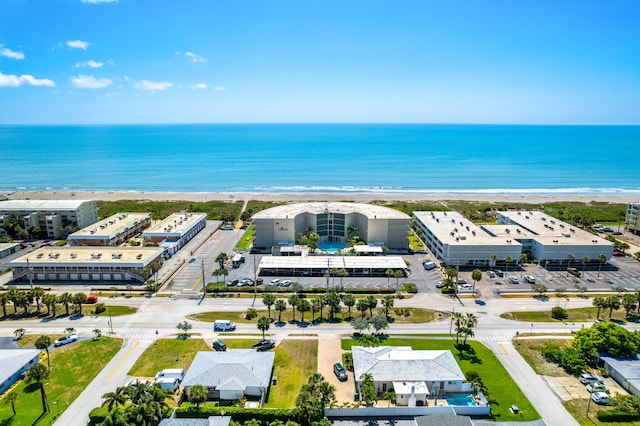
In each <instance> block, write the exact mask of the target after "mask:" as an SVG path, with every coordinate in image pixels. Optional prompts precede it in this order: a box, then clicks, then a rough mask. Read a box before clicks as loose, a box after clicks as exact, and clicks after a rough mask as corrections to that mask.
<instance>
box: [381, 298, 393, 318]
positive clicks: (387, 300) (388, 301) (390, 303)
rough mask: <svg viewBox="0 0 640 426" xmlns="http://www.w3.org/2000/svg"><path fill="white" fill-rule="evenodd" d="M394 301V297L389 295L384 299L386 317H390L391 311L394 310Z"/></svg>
mask: <svg viewBox="0 0 640 426" xmlns="http://www.w3.org/2000/svg"><path fill="white" fill-rule="evenodd" d="M393 303H394V299H393V296H391V295H387V296H385V297H384V298H383V299H382V306H384V316H385V317H387V318H388V317H389V309H391V308H393Z"/></svg>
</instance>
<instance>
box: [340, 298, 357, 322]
mask: <svg viewBox="0 0 640 426" xmlns="http://www.w3.org/2000/svg"><path fill="white" fill-rule="evenodd" d="M342 303H344V306H346V307H347V309H348V310H349V318H351V308H352V307H354V306H355V305H356V298H355V297H353V294H345V295H344V297H343V298H342Z"/></svg>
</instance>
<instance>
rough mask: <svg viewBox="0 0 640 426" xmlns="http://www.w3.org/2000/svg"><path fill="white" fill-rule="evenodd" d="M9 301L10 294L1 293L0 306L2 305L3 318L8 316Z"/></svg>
mask: <svg viewBox="0 0 640 426" xmlns="http://www.w3.org/2000/svg"><path fill="white" fill-rule="evenodd" d="M8 301H9V294H8V293H6V292H4V293H0V304H2V316H3V317H6V316H7V302H8Z"/></svg>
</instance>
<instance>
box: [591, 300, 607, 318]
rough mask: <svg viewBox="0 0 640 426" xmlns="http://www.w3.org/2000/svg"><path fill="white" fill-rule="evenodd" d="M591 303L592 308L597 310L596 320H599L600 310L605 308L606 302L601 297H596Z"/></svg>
mask: <svg viewBox="0 0 640 426" xmlns="http://www.w3.org/2000/svg"><path fill="white" fill-rule="evenodd" d="M591 303H592V304H593V306H595V307H596V308H598V311H597V312H596V318H597V319H599V318H600V310H601V309H602V308H605V307H606V306H607V301H606V300H605V298H604V297H602V296H596V297H594V298H593V301H592V302H591Z"/></svg>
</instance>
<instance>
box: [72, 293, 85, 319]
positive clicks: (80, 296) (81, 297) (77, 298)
mask: <svg viewBox="0 0 640 426" xmlns="http://www.w3.org/2000/svg"><path fill="white" fill-rule="evenodd" d="M86 301H87V295H86V294H84V293H76V294H74V295H73V300H72V302H73V304H74V305H75V306H76V315H78V316H80V315H82V304H83V303H85V302H86Z"/></svg>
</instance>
